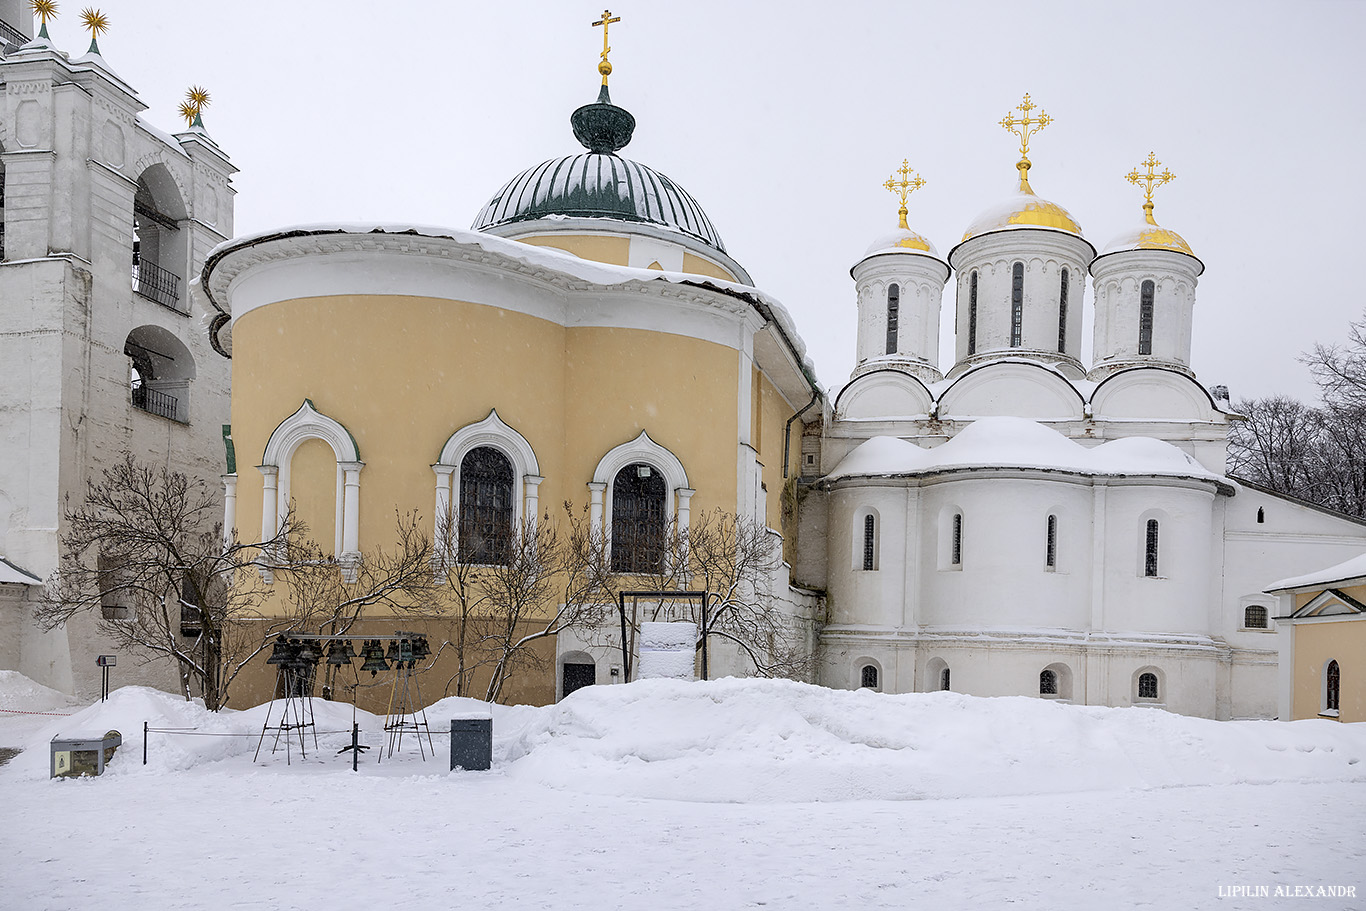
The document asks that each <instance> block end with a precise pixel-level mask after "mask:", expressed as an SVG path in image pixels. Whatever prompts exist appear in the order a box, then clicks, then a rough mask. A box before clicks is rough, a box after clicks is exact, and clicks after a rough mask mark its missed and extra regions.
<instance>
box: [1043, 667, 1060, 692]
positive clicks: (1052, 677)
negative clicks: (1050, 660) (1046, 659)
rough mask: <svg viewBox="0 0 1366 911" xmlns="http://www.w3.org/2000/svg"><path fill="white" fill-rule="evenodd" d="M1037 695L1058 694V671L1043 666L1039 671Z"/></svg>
mask: <svg viewBox="0 0 1366 911" xmlns="http://www.w3.org/2000/svg"><path fill="white" fill-rule="evenodd" d="M1039 695H1040V696H1056V695H1058V672H1057V671H1054V670H1049V669H1048V668H1044V669H1043V670H1042V671H1040V672H1039Z"/></svg>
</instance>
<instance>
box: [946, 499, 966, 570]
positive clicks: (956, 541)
mask: <svg viewBox="0 0 1366 911" xmlns="http://www.w3.org/2000/svg"><path fill="white" fill-rule="evenodd" d="M950 533H951V534H952V535H953V539H952V540H951V541H950V542H949V565H951V566H962V565H963V514H962V513H961V512H955V513H954V514H953V530H952V532H950Z"/></svg>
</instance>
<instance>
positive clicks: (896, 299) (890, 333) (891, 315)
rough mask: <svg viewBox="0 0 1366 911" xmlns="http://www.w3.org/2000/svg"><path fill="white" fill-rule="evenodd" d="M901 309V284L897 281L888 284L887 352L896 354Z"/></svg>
mask: <svg viewBox="0 0 1366 911" xmlns="http://www.w3.org/2000/svg"><path fill="white" fill-rule="evenodd" d="M900 311H901V286H900V285H898V284H897V283H896V282H893V283H892V284H890V285H888V286H887V353H888V354H896V332H897V323H898V320H899V318H900V315H901V314H900Z"/></svg>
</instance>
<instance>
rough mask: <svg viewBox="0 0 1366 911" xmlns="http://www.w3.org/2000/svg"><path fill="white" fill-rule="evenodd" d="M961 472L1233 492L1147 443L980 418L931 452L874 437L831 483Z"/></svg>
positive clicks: (1182, 458) (1160, 445) (1163, 447)
mask: <svg viewBox="0 0 1366 911" xmlns="http://www.w3.org/2000/svg"><path fill="white" fill-rule="evenodd" d="M960 468H1040V469H1045V470H1052V471H1066V472H1072V473H1076V474H1088V475H1157V476H1161V477H1178V478H1201V479H1205V480H1210V481H1216V482H1218V483H1220V484H1221V485H1224V486H1226V487H1228V488H1229V489H1230V490H1232V489H1233V485H1232V483H1231V482H1230V481H1229V480H1228V479H1227V478H1225V477H1224V476H1223V475H1219V474H1215V473H1214V472H1212V471H1210V470H1209V469H1207V468H1205V467H1204V466H1203V465H1201V464H1200V463H1199V462H1198V461H1196V460H1195V459H1194V458H1193V457H1192V456H1190V455H1189V454H1187V453H1186V452H1184V451H1182V450H1181V449H1178V448H1177V447H1176V446H1173V445H1172V444H1171V443H1167V442H1165V441H1163V440H1157V439H1153V438H1152V437H1125V438H1122V439H1118V440H1110V441H1109V442H1106V443H1102V444H1100V445H1099V446H1095V447H1087V446H1083V445H1081V444H1080V443H1077V442H1075V441H1073V440H1070V439H1068V438H1067V437H1065V436H1063V435H1062V434H1061V433H1059V432H1058V431H1056V430H1054V429H1053V428H1051V427H1046V426H1044V425H1043V424H1040V423H1038V422H1037V421H1031V420H1029V419H1027V418H1017V417H989V418H981V419H979V420H977V421H974V422H973V423H971V424H969V425H968V426H967V427H965V428H963V430H962V431H960V432H959V433H958V434H957V435H956V436H954V437H953V438H952V439H950V440H948V441H947V442H945V443H943V444H941V445H939V446H936V447H935V448H933V449H925V448H922V447H920V446H917V445H916V444H914V443H911V442H907V441H906V440H902V439H898V438H896V437H873V438H872V439H870V440H868V441H867V442H866V443H863V444H862V445H860V446H859V447H858V448H856V449H855V450H854V451H853V452H851V453H849V454H848V455H847V456H845V457H844V459H843V460H842V461H841V462H840V463H839V464H838V465H837V466H835V470H834V471H832V472H830V473H829V475H827V478H828V479H830V480H835V479H839V478H850V477H883V476H889V475H904V474H920V473H924V472H933V471H943V470H948V469H960Z"/></svg>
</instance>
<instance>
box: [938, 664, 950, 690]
mask: <svg viewBox="0 0 1366 911" xmlns="http://www.w3.org/2000/svg"><path fill="white" fill-rule="evenodd" d="M939 688H940V689H941V690H947V689H948V688H949V669H948V668H944V669H943V670H942V671H940V672H939Z"/></svg>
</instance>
